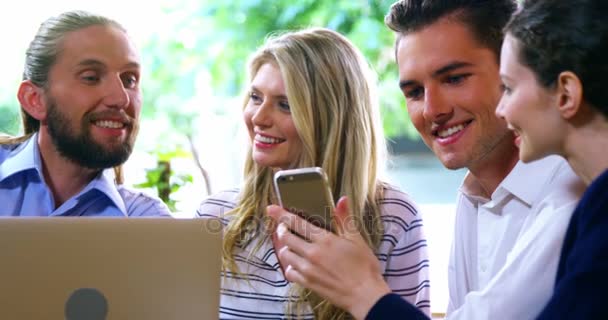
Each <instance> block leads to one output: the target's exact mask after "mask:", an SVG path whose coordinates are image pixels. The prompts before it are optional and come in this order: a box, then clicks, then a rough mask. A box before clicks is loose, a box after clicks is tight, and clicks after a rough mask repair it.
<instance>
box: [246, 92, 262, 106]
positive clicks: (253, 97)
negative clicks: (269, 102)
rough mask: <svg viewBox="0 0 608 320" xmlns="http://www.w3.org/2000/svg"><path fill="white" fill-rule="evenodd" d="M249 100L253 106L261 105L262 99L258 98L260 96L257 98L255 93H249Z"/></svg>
mask: <svg viewBox="0 0 608 320" xmlns="http://www.w3.org/2000/svg"><path fill="white" fill-rule="evenodd" d="M249 100H251V101H253V102H254V103H255V104H260V103H262V98H260V96H258V94H257V93H255V92H250V93H249Z"/></svg>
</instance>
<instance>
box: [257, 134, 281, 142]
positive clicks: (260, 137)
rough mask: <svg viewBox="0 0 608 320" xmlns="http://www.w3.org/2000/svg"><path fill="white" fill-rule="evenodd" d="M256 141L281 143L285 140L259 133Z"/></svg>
mask: <svg viewBox="0 0 608 320" xmlns="http://www.w3.org/2000/svg"><path fill="white" fill-rule="evenodd" d="M255 141H258V142H261V143H266V144H276V143H281V142H283V141H284V140H281V139H277V138H271V137H265V136H262V135H259V134H256V135H255Z"/></svg>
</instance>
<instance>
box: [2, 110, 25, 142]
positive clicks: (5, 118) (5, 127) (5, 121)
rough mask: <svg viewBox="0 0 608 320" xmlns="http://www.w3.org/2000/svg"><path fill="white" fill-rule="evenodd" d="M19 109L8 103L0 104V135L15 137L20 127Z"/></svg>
mask: <svg viewBox="0 0 608 320" xmlns="http://www.w3.org/2000/svg"><path fill="white" fill-rule="evenodd" d="M20 117H21V116H20V114H19V109H18V108H17V107H16V106H14V105H11V104H8V103H0V133H5V134H9V135H13V136H14V135H17V134H18V133H19V130H20V126H21V118H20Z"/></svg>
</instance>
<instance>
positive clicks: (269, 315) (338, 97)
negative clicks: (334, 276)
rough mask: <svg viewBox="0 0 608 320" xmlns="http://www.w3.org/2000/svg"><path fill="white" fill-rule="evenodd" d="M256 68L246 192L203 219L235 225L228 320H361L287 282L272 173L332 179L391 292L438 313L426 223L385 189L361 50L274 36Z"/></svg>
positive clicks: (204, 210) (230, 234)
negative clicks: (271, 209) (316, 170)
mask: <svg viewBox="0 0 608 320" xmlns="http://www.w3.org/2000/svg"><path fill="white" fill-rule="evenodd" d="M249 68H250V70H249V71H250V81H251V82H250V85H249V93H248V95H247V98H246V99H245V106H244V111H243V116H244V120H245V124H246V126H247V129H248V131H249V136H250V139H251V146H250V152H249V154H248V156H247V159H246V163H245V172H244V185H243V186H242V188H239V189H236V190H232V191H227V192H222V193H220V194H217V195H215V196H212V197H210V198H209V199H207V200H205V201H203V203H202V204H201V206H200V208H199V210H198V215H199V216H200V217H217V216H219V217H221V218H222V221H223V222H224V224H225V227H224V249H223V280H222V290H221V306H220V317H221V318H241V319H242V318H255V319H284V318H298V319H313V318H315V319H348V318H351V316H350V315H349V314H348V313H347V312H346V311H344V310H341V309H340V308H338V307H336V306H333V305H331V304H330V303H329V302H328V301H326V300H324V299H323V298H321V297H320V296H318V295H316V294H314V293H313V292H311V291H310V290H308V289H304V288H301V287H298V286H296V285H295V284H292V283H290V282H289V281H287V280H286V279H285V276H284V272H285V270H284V267H286V266H282V265H281V264H280V263H279V261H278V259H277V255H276V252H278V251H279V250H280V249H281V248H282V247H283V245H282V244H281V243H280V241H279V240H278V238H277V237H276V232H274V231H275V228H276V226H275V225H274V224H273V223H271V222H270V221H272V220H271V219H269V218H267V216H266V207H267V206H268V205H271V204H276V203H277V201H276V197H275V195H274V193H273V188H272V177H273V173H274V172H275V171H276V170H279V169H289V168H299V167H311V166H318V167H322V168H323V169H324V170H325V172H326V173H327V176H328V178H329V182H330V186H331V188H332V192H333V196H334V199H338V198H340V197H341V196H347V197H348V201H349V203H348V204H349V207H350V208H351V209H352V212H354V214H353V218H354V220H355V221H354V222H355V224H354V225H356V226H358V230H359V233H360V234H361V236H362V238H363V239H364V241H365V242H366V243H367V245H368V246H369V247H370V248H372V250H374V252H375V253H376V256H377V258H378V262H379V265H380V269H379V270H381V272H382V276H383V277H384V279H385V280H386V281H387V283H388V284H389V287H390V288H391V289H392V290H393V292H395V293H396V294H398V295H400V296H402V297H403V298H404V299H406V300H407V301H409V302H411V303H412V304H414V305H416V306H417V307H418V308H420V309H421V310H422V311H423V312H425V313H427V314H428V313H429V306H430V302H429V281H428V256H427V247H426V240H425V237H424V233H423V228H422V219H421V216H420V214H419V213H418V210H417V208H416V206H415V204H414V203H413V202H412V200H411V199H410V197H409V196H408V195H406V194H405V193H403V192H401V191H399V190H397V189H395V188H394V187H392V186H390V185H387V184H385V183H383V182H382V181H380V180H379V178H380V177H379V176H380V171H381V169H382V168H383V166H384V160H383V159H384V153H385V144H384V137H383V134H382V129H381V127H380V126H379V122H378V120H379V116H378V108H377V105H376V101H375V93H374V85H375V84H374V81H373V79H374V78H373V73H372V72H371V71H370V70H369V67H368V65H367V63H366V61H365V59H364V58H363V56H362V55H361V53H360V52H359V50H358V49H356V48H355V47H354V46H353V45H352V44H351V43H350V42H349V41H348V40H347V39H346V38H345V37H343V36H342V35H340V34H338V33H336V32H334V31H331V30H327V29H307V30H302V31H297V32H290V33H286V34H283V35H281V36H278V37H273V38H270V39H269V40H268V41H267V42H266V43H265V44H264V45H263V46H262V47H261V48H260V49H259V50H258V51H257V52H256V53H255V54H254V55H253V57H252V59H251V61H250V64H249ZM341 272H348V270H341Z"/></svg>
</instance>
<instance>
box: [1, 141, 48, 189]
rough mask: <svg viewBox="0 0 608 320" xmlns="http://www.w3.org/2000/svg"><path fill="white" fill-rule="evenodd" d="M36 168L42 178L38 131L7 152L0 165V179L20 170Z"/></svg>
mask: <svg viewBox="0 0 608 320" xmlns="http://www.w3.org/2000/svg"><path fill="white" fill-rule="evenodd" d="M32 169H34V170H36V171H37V172H38V176H39V177H40V179H42V177H43V175H42V161H41V160H40V152H39V151H38V133H35V134H33V135H32V136H31V137H30V138H29V139H27V140H25V141H24V142H22V143H20V144H18V145H16V146H15V148H14V149H13V150H11V151H9V152H8V155H7V156H6V158H5V160H4V162H2V166H0V181H2V180H4V179H6V178H8V177H10V176H12V175H14V174H16V173H19V172H22V171H26V170H32Z"/></svg>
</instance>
